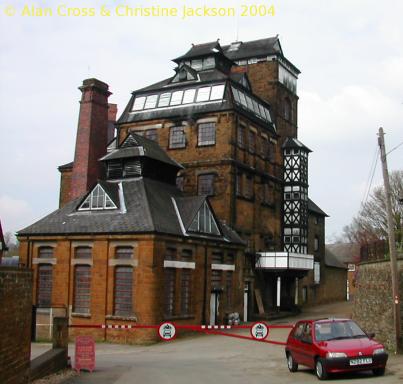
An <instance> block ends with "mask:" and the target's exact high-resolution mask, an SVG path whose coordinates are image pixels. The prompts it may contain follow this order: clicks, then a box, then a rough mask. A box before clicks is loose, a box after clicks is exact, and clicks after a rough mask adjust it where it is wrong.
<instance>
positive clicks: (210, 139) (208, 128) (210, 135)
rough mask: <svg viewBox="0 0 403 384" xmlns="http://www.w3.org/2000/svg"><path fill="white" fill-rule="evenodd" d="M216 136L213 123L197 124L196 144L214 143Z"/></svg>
mask: <svg viewBox="0 0 403 384" xmlns="http://www.w3.org/2000/svg"><path fill="white" fill-rule="evenodd" d="M215 136H216V125H215V123H202V124H199V132H198V141H197V144H198V145H200V146H201V145H214V144H215Z"/></svg>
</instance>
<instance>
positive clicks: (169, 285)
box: [164, 268, 176, 317]
mask: <svg viewBox="0 0 403 384" xmlns="http://www.w3.org/2000/svg"><path fill="white" fill-rule="evenodd" d="M175 295H176V269H175V268H165V269H164V296H165V297H164V299H165V300H164V314H165V316H166V317H171V316H173V315H174V313H175Z"/></svg>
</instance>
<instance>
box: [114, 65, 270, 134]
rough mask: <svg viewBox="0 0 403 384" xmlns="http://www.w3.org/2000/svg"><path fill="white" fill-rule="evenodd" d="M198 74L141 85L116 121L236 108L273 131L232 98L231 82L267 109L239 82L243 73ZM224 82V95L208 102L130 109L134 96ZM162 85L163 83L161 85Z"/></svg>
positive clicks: (181, 116)
mask: <svg viewBox="0 0 403 384" xmlns="http://www.w3.org/2000/svg"><path fill="white" fill-rule="evenodd" d="M198 75H199V77H200V81H197V82H196V81H184V82H178V83H173V84H170V79H171V78H169V79H166V80H164V81H163V82H159V83H155V84H153V85H151V86H149V87H146V88H142V89H140V90H137V91H135V92H133V95H132V97H131V99H130V101H129V103H128V104H127V106H126V108H125V110H124V112H123V113H122V115H121V116H120V118H119V121H118V123H119V124H124V123H133V122H139V121H148V120H154V119H156V120H158V119H167V118H169V119H178V120H179V119H183V120H187V119H191V118H194V117H195V116H198V115H203V114H205V113H210V112H223V111H230V110H236V111H237V112H240V113H242V114H244V115H246V116H247V117H248V118H249V119H251V120H252V121H254V122H256V123H257V124H259V123H260V124H263V125H264V126H265V127H266V128H267V129H269V130H270V131H271V132H272V133H273V134H275V133H276V132H275V128H274V126H273V125H272V124H269V123H267V122H266V121H262V120H261V119H260V118H257V117H256V116H255V115H254V114H253V113H250V112H249V111H248V110H247V109H245V108H243V107H242V106H240V105H238V104H237V103H235V102H234V101H233V96H232V92H231V90H230V87H229V85H231V84H233V85H235V86H236V87H237V88H239V89H242V91H243V92H245V93H246V94H248V95H250V96H251V97H252V98H254V99H256V100H258V101H259V103H261V104H262V105H264V106H265V107H266V108H268V109H270V110H271V107H270V104H268V103H267V102H266V101H265V100H263V99H261V98H260V97H258V96H257V95H255V94H253V93H252V92H251V91H250V90H248V89H246V88H245V87H244V86H243V85H242V84H241V83H240V82H239V81H240V80H241V79H242V78H243V77H244V76H245V74H244V73H242V74H239V73H230V74H225V73H223V72H221V71H219V70H217V69H213V70H208V71H203V72H199V73H198ZM223 82H226V84H227V85H226V88H225V94H224V97H223V99H222V100H217V101H209V102H201V103H194V104H189V105H179V106H173V107H166V108H155V109H150V110H141V111H136V112H131V106H132V104H133V102H134V99H135V97H136V96H145V95H149V94H153V93H154V92H163V91H165V92H170V91H175V90H180V89H186V88H197V87H200V86H202V85H205V84H209V85H214V84H216V83H218V84H222V83H223ZM164 86H166V87H165V88H164Z"/></svg>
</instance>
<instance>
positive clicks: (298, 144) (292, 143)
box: [283, 137, 312, 152]
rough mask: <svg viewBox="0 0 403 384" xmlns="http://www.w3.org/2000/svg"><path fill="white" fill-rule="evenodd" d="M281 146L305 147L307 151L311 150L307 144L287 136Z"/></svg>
mask: <svg viewBox="0 0 403 384" xmlns="http://www.w3.org/2000/svg"><path fill="white" fill-rule="evenodd" d="M283 148H298V149H305V150H306V151H308V152H312V151H311V150H310V149H309V148H308V147H307V146H305V145H304V144H302V143H301V142H300V141H299V140H298V139H296V138H294V137H289V138H287V140H286V141H285V142H284V144H283Z"/></svg>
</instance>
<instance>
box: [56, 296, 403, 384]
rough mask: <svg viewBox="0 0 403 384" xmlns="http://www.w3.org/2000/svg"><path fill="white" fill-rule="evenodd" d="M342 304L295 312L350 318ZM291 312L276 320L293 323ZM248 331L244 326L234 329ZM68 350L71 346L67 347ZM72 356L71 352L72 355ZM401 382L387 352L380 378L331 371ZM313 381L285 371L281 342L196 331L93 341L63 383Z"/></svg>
mask: <svg viewBox="0 0 403 384" xmlns="http://www.w3.org/2000/svg"><path fill="white" fill-rule="evenodd" d="M349 314H350V306H349V304H347V303H339V304H332V305H327V306H321V307H315V308H313V309H310V310H309V312H305V313H303V314H302V315H300V316H298V319H299V318H304V317H305V318H311V317H314V318H317V317H327V316H333V317H335V316H337V317H349ZM296 319H297V318H296V317H293V318H288V319H284V320H281V321H277V322H276V323H293V322H295V321H296ZM238 332H239V333H241V334H245V335H246V334H248V332H249V331H248V330H242V331H238ZM288 332H289V330H286V329H279V330H272V331H271V333H270V335H269V339H273V340H285V339H286V337H287V335H288ZM70 350H71V352H73V345H71V348H70ZM71 355H72V354H71ZM72 361H74V360H73V357H72ZM352 380H353V382H354V383H371V382H372V383H374V384H375V383H402V380H403V356H398V357H397V356H390V359H389V362H388V366H387V372H386V374H385V376H384V377H382V378H379V377H373V376H372V373H370V372H368V373H359V374H354V375H342V376H340V375H338V376H333V377H332V380H331V381H335V382H337V383H340V384H341V383H347V382H348V383H351V381H352ZM206 382H212V383H220V384H227V383H228V384H238V383H242V384H244V383H265V384H269V383H282V384H286V383H318V379H317V378H316V376H315V375H314V374H313V372H312V371H310V370H308V369H305V368H300V369H299V370H298V372H296V373H290V372H289V371H288V369H287V366H286V361H285V357H284V347H282V346H277V345H273V344H267V343H262V342H258V341H249V340H241V339H237V338H232V337H226V336H219V335H195V336H194V337H193V336H188V337H185V338H183V339H180V338H179V339H176V340H174V341H171V342H161V343H158V344H154V345H151V346H127V345H116V344H106V343H100V344H97V346H96V371H94V372H93V373H88V372H81V373H80V375H77V376H74V377H70V378H69V379H67V381H63V383H68V384H81V383H88V384H91V383H94V384H95V383H96V384H129V383H130V384H131V383H133V384H135V383H163V384H170V383H172V384H182V383H186V384H188V383H192V384H198V383H203V384H204V383H206Z"/></svg>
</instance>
